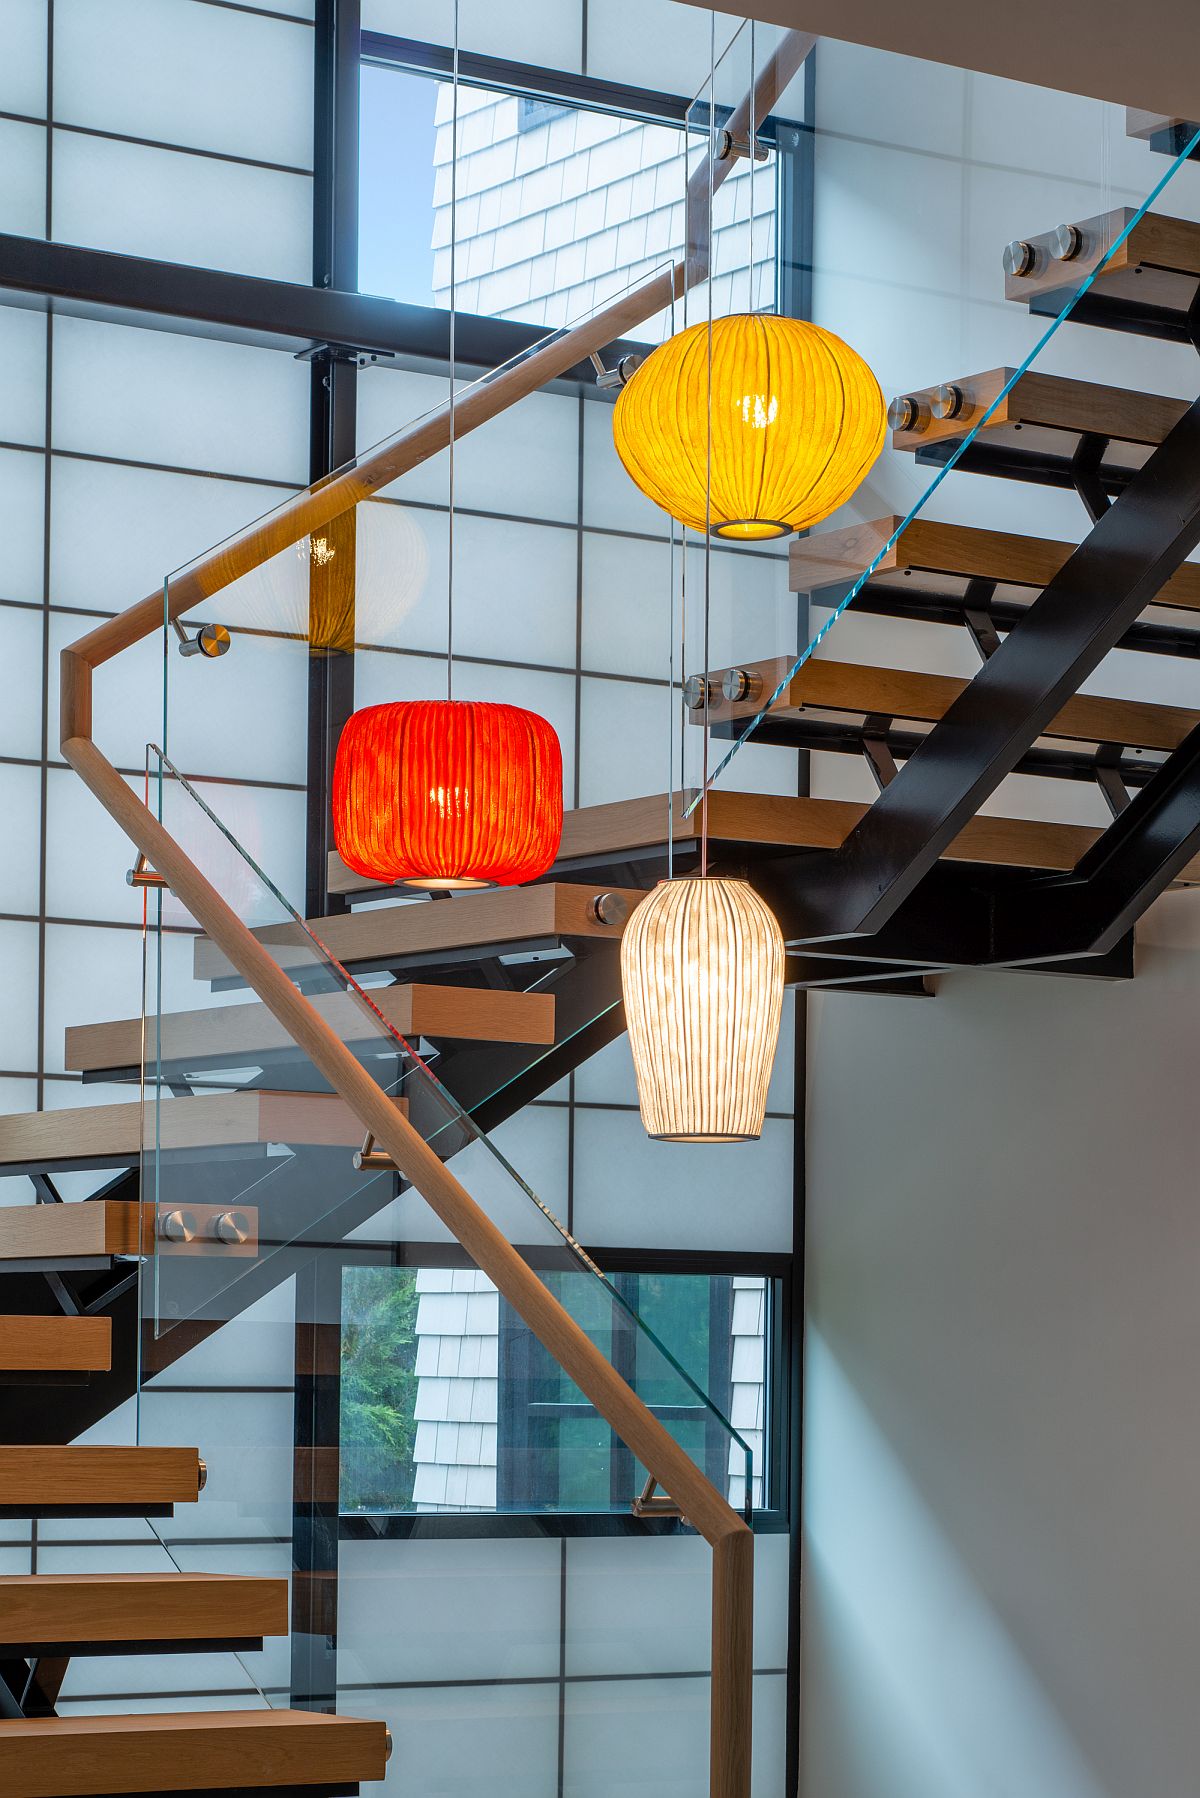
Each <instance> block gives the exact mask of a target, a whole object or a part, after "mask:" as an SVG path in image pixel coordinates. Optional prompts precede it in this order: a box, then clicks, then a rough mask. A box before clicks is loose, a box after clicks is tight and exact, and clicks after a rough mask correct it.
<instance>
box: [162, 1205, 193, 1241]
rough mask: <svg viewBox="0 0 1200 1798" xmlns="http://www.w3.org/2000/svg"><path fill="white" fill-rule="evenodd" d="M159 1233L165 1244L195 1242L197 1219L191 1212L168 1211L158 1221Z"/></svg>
mask: <svg viewBox="0 0 1200 1798" xmlns="http://www.w3.org/2000/svg"><path fill="white" fill-rule="evenodd" d="M158 1233H159V1235H160V1236H161V1237H162V1238H163V1240H164V1242H194V1241H195V1239H196V1218H195V1215H194V1213H193V1212H191V1211H168V1212H167V1214H166V1216H165V1217H161V1218H160V1219H159V1220H158Z"/></svg>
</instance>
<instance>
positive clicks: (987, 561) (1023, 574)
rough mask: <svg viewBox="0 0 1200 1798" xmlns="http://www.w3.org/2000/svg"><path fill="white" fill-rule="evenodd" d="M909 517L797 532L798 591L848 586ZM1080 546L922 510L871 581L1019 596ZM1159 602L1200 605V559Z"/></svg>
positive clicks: (794, 575)
mask: <svg viewBox="0 0 1200 1798" xmlns="http://www.w3.org/2000/svg"><path fill="white" fill-rule="evenodd" d="M903 522H904V521H903V519H902V518H900V517H899V516H898V515H893V516H892V517H890V518H877V519H874V520H873V521H872V522H871V523H870V524H857V525H850V526H847V527H846V528H844V529H842V530H836V531H819V532H817V533H816V534H815V535H813V536H811V537H798V538H796V539H795V540H794V541H793V543H792V546H791V552H790V572H791V586H792V591H793V592H795V593H819V592H820V591H821V590H822V589H823V588H825V587H837V588H840V589H841V590H842V591H843V592H844V591H845V590H846V589H847V588H848V587H850V586H851V585H853V583H854V582H855V581H856V580H858V578H859V576H860V575H861V574H862V573H863V570H864V569H866V568H867V567H869V565H870V564H871V562H873V561H874V559H875V557H876V556H877V555H879V553H880V551H881V550H882V549H883V546H884V544H885V543H886V542H887V541H888V539H889V537H891V536H893V535H894V534H895V532H896V531H898V530H899V529H900V526H901V524H902V523H903ZM1076 548H1077V545H1076V544H1074V543H1059V542H1056V541H1054V540H1053V539H1050V538H1045V537H1019V536H1015V535H1013V534H1011V533H1009V532H1006V531H985V530H980V529H978V528H977V527H976V526H975V525H964V524H939V523H938V522H937V521H936V520H935V519H926V518H914V519H913V520H912V522H911V524H910V525H909V526H908V527H907V529H906V530H905V531H904V532H903V533H902V534H901V536H900V537H899V538H898V540H897V541H896V542H895V543H893V545H892V547H891V548H890V549H889V550H887V552H886V553H885V554H884V556H883V558H882V560H881V562H880V565H879V567H878V568H877V569H876V571H875V572H874V574H872V575H871V577H870V580H869V581H868V583H867V585H868V586H871V587H887V586H892V587H895V586H899V585H900V584H901V583H902V582H905V581H911V579H912V577H913V576H915V575H918V574H919V575H920V577H921V579H920V583H919V584H920V585H921V586H922V587H924V588H927V589H929V590H930V591H933V592H940V593H948V594H953V595H954V596H955V597H956V598H962V596H963V592H964V589H965V586H966V583H967V582H968V581H970V580H988V581H996V582H998V583H999V585H998V587H997V597H998V598H1002V597H1005V589H1007V588H1012V589H1015V590H1017V591H1016V592H1015V593H1014V595H1013V596H1014V597H1018V598H1021V599H1027V598H1028V596H1029V591H1030V589H1032V590H1033V591H1034V592H1035V593H1040V592H1041V591H1042V589H1043V588H1044V587H1046V586H1048V585H1049V583H1050V582H1051V581H1052V580H1053V579H1054V576H1055V575H1056V574H1057V573H1058V571H1059V569H1060V568H1062V566H1063V564H1064V563H1065V562H1066V561H1067V560H1068V558H1069V557H1070V556H1072V555H1073V554H1074V553H1075V550H1076ZM1155 603H1156V604H1158V605H1164V606H1174V607H1177V608H1178V609H1180V610H1183V611H1200V564H1197V563H1195V562H1185V563H1184V565H1183V567H1182V568H1180V569H1177V570H1176V572H1175V573H1174V574H1173V575H1172V576H1171V578H1170V580H1169V581H1168V582H1167V584H1166V586H1165V587H1163V589H1162V590H1161V592H1160V593H1159V596H1158V599H1157V601H1156V602H1155Z"/></svg>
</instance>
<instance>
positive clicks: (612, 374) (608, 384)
mask: <svg viewBox="0 0 1200 1798" xmlns="http://www.w3.org/2000/svg"><path fill="white" fill-rule="evenodd" d="M645 360H646V358H645V357H644V356H636V355H634V354H633V352H632V351H630V353H629V355H628V356H622V357H621V360H620V361H619V362H618V363H617V366H616V367H615V368H605V366H604V364H603V362H602V361H601V360H600V357H599V355H598V354H597V352H596V351H595V350H593V351H592V353H591V356H590V357H589V361H590V362H591V364H592V367H593V368H594V369H595V371H596V385H597V387H600V388H602V389H608V388H612V387H624V385H625V383H626V382H627V381H628V380H630V379H632V377H633V376H634V375H636V373H637V371H638V369H639V368H640V367H641V366H642V363H643V362H644V361H645Z"/></svg>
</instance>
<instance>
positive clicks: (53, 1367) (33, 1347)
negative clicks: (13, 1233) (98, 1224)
mask: <svg viewBox="0 0 1200 1798" xmlns="http://www.w3.org/2000/svg"><path fill="white" fill-rule="evenodd" d="M40 1209H41V1210H43V1211H44V1210H49V1209H53V1210H55V1211H58V1210H63V1211H66V1210H68V1209H70V1210H77V1209H79V1207H77V1206H70V1207H68V1206H66V1205H63V1206H61V1207H60V1206H57V1205H56V1206H53V1207H49V1206H42V1207H40ZM111 1367H112V1319H111V1317H42V1316H38V1315H37V1314H34V1315H31V1316H28V1317H0V1373H107V1372H108V1371H109V1369H110V1368H111Z"/></svg>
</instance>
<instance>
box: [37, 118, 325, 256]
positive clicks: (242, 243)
mask: <svg viewBox="0 0 1200 1798" xmlns="http://www.w3.org/2000/svg"><path fill="white" fill-rule="evenodd" d="M22 129H26V130H29V129H32V127H22ZM17 228H18V227H15V226H12V225H10V226H8V227H7V229H9V230H14V229H17ZM54 237H55V239H56V241H58V242H61V243H76V244H87V245H90V246H92V247H94V248H95V249H99V250H120V251H124V252H126V253H127V254H129V255H134V256H153V257H156V258H157V259H159V260H160V261H165V262H194V263H198V264H199V265H200V266H201V267H202V268H220V269H230V270H232V271H233V272H234V273H235V274H242V275H267V276H271V277H273V278H274V279H276V280H279V281H300V282H307V281H310V280H311V278H312V179H311V177H310V176H308V175H291V174H281V173H280V172H278V171H277V170H274V169H260V168H251V167H248V166H247V165H246V164H245V163H235V162H221V161H218V160H216V159H214V158H213V157H209V156H189V155H186V154H184V153H183V152H181V151H176V150H157V149H148V148H146V147H145V146H144V145H142V144H125V143H117V142H113V141H110V140H108V139H106V138H99V137H89V136H86V135H81V134H80V133H78V132H73V131H58V132H56V133H55V135H54Z"/></svg>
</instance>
